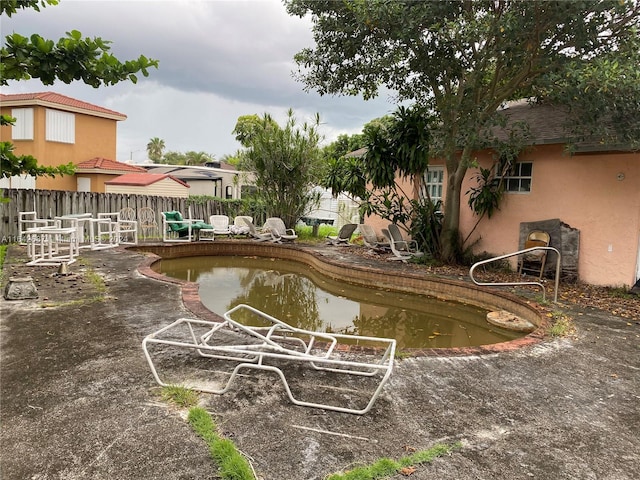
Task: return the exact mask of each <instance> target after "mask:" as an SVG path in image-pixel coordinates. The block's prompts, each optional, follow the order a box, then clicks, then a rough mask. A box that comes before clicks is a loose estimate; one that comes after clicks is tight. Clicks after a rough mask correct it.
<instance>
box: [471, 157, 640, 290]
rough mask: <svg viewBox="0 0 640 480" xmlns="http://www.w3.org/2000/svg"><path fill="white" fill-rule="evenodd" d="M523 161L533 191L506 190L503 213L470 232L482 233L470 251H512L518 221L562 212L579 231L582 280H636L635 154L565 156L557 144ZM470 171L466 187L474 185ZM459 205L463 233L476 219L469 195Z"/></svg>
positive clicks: (638, 169)
mask: <svg viewBox="0 0 640 480" xmlns="http://www.w3.org/2000/svg"><path fill="white" fill-rule="evenodd" d="M521 160H522V161H532V162H533V174H532V185H531V192H530V193H522V194H521V193H506V194H505V197H504V201H503V203H502V205H501V208H500V211H499V212H498V213H496V214H495V215H494V216H492V217H491V219H490V220H489V219H486V218H485V219H483V220H482V221H481V222H480V225H479V226H478V228H477V230H476V232H475V233H474V235H473V237H472V239H471V240H474V239H476V238H479V237H480V241H479V242H478V244H477V245H476V247H475V250H476V251H477V252H482V251H487V252H490V253H494V254H496V255H500V254H504V253H509V252H513V251H516V250H517V249H518V233H519V224H520V222H532V221H538V220H547V219H553V218H559V219H560V220H561V221H562V222H564V223H566V224H568V225H569V226H570V227H573V228H577V229H578V230H580V251H579V262H578V274H579V277H580V279H581V280H583V281H585V282H587V283H591V284H594V285H612V286H621V285H627V286H631V285H633V284H634V283H635V279H636V271H637V262H638V248H639V245H640V154H609V155H603V154H589V155H574V156H569V155H565V154H563V151H562V147H561V146H558V145H555V146H541V147H536V148H535V149H534V150H532V151H531V152H528V153H526V154H524V155H523V156H522V157H521ZM469 173H470V174H471V173H473V171H471V172H469ZM470 174H469V175H468V176H467V181H466V182H465V186H464V187H463V189H462V191H463V192H466V191H467V190H468V187H469V186H470V185H471V183H470V177H471V175H470ZM619 174H622V175H624V179H622V180H619V179H618V176H619ZM463 205H465V207H464V208H463V209H462V212H461V231H463V232H468V231H469V230H470V229H471V228H472V227H473V225H474V224H475V222H476V220H477V219H476V218H475V217H474V216H473V214H472V212H471V211H470V210H469V209H468V208H466V199H465V200H464V201H463Z"/></svg>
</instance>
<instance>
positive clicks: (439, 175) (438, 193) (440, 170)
mask: <svg viewBox="0 0 640 480" xmlns="http://www.w3.org/2000/svg"><path fill="white" fill-rule="evenodd" d="M423 178H424V181H423V184H422V191H421V192H420V193H421V194H422V197H423V198H427V196H428V198H430V199H431V201H432V202H434V203H435V202H438V201H441V200H442V182H443V179H444V167H430V168H429V170H427V172H426V173H425V174H424V177H423Z"/></svg>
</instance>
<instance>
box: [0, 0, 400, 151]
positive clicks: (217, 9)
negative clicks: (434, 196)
mask: <svg viewBox="0 0 640 480" xmlns="http://www.w3.org/2000/svg"><path fill="white" fill-rule="evenodd" d="M0 21H1V22H2V24H1V25H0V27H1V31H2V35H3V40H4V36H5V35H7V34H10V33H11V32H14V31H15V32H17V33H20V34H21V35H25V36H28V35H31V34H32V33H38V34H40V35H42V36H43V37H45V38H48V39H52V40H54V41H57V40H58V39H59V38H60V37H62V36H64V34H65V32H67V31H70V30H73V29H75V30H79V31H80V32H81V33H82V34H83V36H84V37H101V38H102V39H104V40H111V41H112V42H113V43H112V45H111V51H112V53H113V54H114V55H115V56H116V57H117V58H118V59H119V60H121V61H125V60H131V59H135V58H137V57H138V56H139V55H140V54H143V55H145V56H147V57H149V58H154V59H157V60H159V61H160V66H159V68H158V69H157V70H155V69H151V70H150V76H149V77H148V78H144V77H142V76H140V79H139V81H138V83H137V84H135V85H134V84H133V83H131V82H122V83H120V84H118V85H115V86H112V87H101V88H99V89H94V88H92V87H90V86H87V85H85V84H83V83H81V82H75V83H73V84H71V85H65V84H63V83H56V84H55V85H52V86H45V85H43V84H42V83H40V82H39V81H37V80H30V81H23V82H11V83H10V84H9V86H7V87H3V88H2V93H26V92H42V91H53V92H56V93H60V94H63V95H67V96H70V97H73V98H76V99H79V100H83V101H86V102H90V103H93V104H96V105H100V106H103V107H106V108H110V109H112V110H115V111H117V112H120V113H123V114H125V115H127V117H128V118H127V120H124V121H122V122H119V123H118V147H117V155H118V158H117V159H116V160H119V161H129V160H133V162H143V161H145V160H146V158H147V155H146V145H147V143H148V142H149V140H150V139H151V138H153V137H159V138H161V139H163V140H164V142H165V145H166V149H167V151H177V152H186V151H189V150H193V151H197V152H200V151H203V152H206V153H209V154H213V155H215V156H216V158H218V159H219V158H220V157H222V156H223V155H225V154H233V153H235V151H236V150H237V149H238V148H239V147H240V145H239V144H238V143H237V142H236V141H235V139H234V136H233V135H232V134H231V132H232V130H233V128H234V126H235V124H236V121H237V119H238V117H239V116H241V115H250V114H258V115H262V114H263V113H265V112H267V113H270V114H271V115H272V116H273V117H274V118H275V119H276V120H278V121H279V122H280V123H281V124H282V121H283V119H284V117H285V115H286V112H287V110H288V109H289V108H290V107H291V108H293V110H294V112H295V116H296V118H297V119H298V120H299V121H301V122H302V121H304V120H311V119H312V118H313V116H314V114H315V113H316V112H317V113H319V114H320V117H321V120H322V123H323V126H322V130H321V132H322V134H323V135H324V136H325V138H326V142H329V141H332V140H334V139H335V138H336V137H337V135H338V134H340V133H347V134H353V133H360V132H361V130H362V126H363V125H364V124H365V123H367V122H369V121H370V120H372V119H374V118H377V117H381V116H383V115H385V114H387V113H390V112H392V111H393V110H394V108H395V107H394V104H393V103H392V99H391V98H390V97H389V96H388V95H383V96H380V97H378V98H377V99H375V100H372V101H368V102H365V101H364V100H362V98H361V97H357V98H356V97H331V96H325V97H321V96H319V95H318V94H316V93H315V92H305V91H304V86H303V84H302V83H300V82H297V81H295V80H294V79H293V78H292V76H291V74H292V72H293V71H294V70H295V68H296V66H295V64H294V62H293V56H294V54H295V53H296V52H298V51H300V50H301V49H302V48H305V47H312V46H313V38H312V33H311V22H310V20H309V19H300V18H298V17H290V16H289V15H287V13H286V10H285V7H284V5H283V4H282V2H281V1H280V0H199V1H197V0H60V3H59V4H58V5H57V6H50V7H47V8H44V9H42V10H41V11H40V12H39V13H38V12H35V11H21V12H18V13H16V14H15V15H14V16H13V17H12V18H7V17H6V16H4V15H3V16H2V17H1V20H0Z"/></svg>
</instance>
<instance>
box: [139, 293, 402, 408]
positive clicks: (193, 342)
mask: <svg viewBox="0 0 640 480" xmlns="http://www.w3.org/2000/svg"><path fill="white" fill-rule="evenodd" d="M239 310H248V311H250V312H252V313H253V314H255V315H257V316H258V317H261V318H262V319H263V320H266V321H267V322H268V323H269V324H270V325H271V326H270V327H256V326H246V325H243V324H241V323H239V322H237V321H235V320H233V319H232V318H231V316H232V315H233V314H234V313H236V312H238V311H239ZM224 319H225V320H224V321H223V322H211V321H207V320H197V319H190V318H180V319H178V320H176V321H175V322H173V323H171V324H170V325H167V326H166V327H163V328H161V329H160V330H158V331H156V332H154V333H152V334H150V335H148V336H147V337H145V339H144V340H143V342H142V348H143V350H144V354H145V357H146V358H147V362H148V363H149V366H150V368H151V372H152V373H153V377H154V378H155V380H156V382H157V383H158V384H159V385H161V386H168V385H170V384H168V383H165V382H163V381H162V380H161V379H160V376H159V375H158V371H157V369H156V366H155V365H154V362H153V359H152V355H151V354H150V351H149V346H150V345H152V344H160V345H168V346H172V347H177V348H181V349H182V348H184V349H191V350H195V351H196V352H197V353H198V354H199V355H200V356H202V357H207V358H212V359H219V360H226V361H231V362H238V364H237V365H236V366H235V368H234V369H233V371H232V372H231V374H230V376H229V379H228V381H227V382H226V384H225V385H224V386H223V387H222V388H211V387H210V386H209V387H207V386H189V388H192V389H194V390H199V391H201V392H206V393H214V394H223V393H225V392H226V391H228V390H229V388H230V387H231V385H232V383H233V380H234V379H235V378H236V376H237V375H238V372H239V371H240V370H242V369H256V370H264V371H269V372H274V373H276V374H277V375H278V376H279V377H280V380H282V383H283V385H284V388H285V390H286V392H287V396H288V397H289V400H291V402H292V403H294V404H295V405H301V406H305V407H313V408H322V409H326V410H333V411H337V412H345V413H353V414H357V415H362V414H365V413H367V412H368V411H369V410H370V409H371V407H372V406H373V404H374V402H375V401H376V399H377V398H378V396H379V395H380V392H381V391H382V389H383V387H384V385H385V383H386V382H387V380H388V379H389V377H390V376H391V372H392V370H393V361H394V356H395V349H396V341H395V340H394V339H388V338H378V337H366V336H357V335H341V334H327V333H320V332H312V331H308V330H303V329H299V328H295V327H292V326H290V325H288V324H286V323H284V322H282V321H280V320H278V319H277V318H274V317H272V316H270V315H268V314H266V313H264V312H261V311H260V310H257V309H255V308H253V307H251V306H249V305H244V304H241V305H238V306H236V307H234V308H232V309H231V310H229V311H228V312H226V313H225V314H224ZM184 326H186V327H187V328H188V331H189V332H190V339H189V340H185V339H184V338H181V339H177V338H173V337H172V336H171V332H172V331H173V330H175V329H177V328H183V327H184ZM194 327H197V328H205V329H206V333H204V334H202V335H200V336H198V335H197V334H196V333H195V331H194ZM223 330H231V331H233V332H236V333H237V334H239V335H238V336H237V338H238V339H242V341H241V342H240V343H237V344H236V343H234V344H228V343H225V344H223V345H212V344H211V341H212V340H213V339H214V337H215V336H216V334H218V333H220V332H222V331H223ZM234 337H235V336H234ZM305 339H306V341H305ZM346 339H349V340H350V341H351V342H354V341H357V342H359V343H363V342H364V343H367V342H370V343H372V344H375V345H379V346H380V348H379V349H376V350H375V352H376V360H375V361H370V362H367V361H354V360H345V359H343V358H341V356H342V354H341V353H340V352H339V349H340V347H339V345H341V344H340V341H341V340H343V341H344V340H346ZM245 341H252V342H254V343H252V342H249V343H244V342H245ZM342 345H344V343H343V344H342ZM278 360H286V361H288V362H295V363H299V364H300V365H301V366H309V367H311V368H312V369H315V370H322V371H328V372H335V373H337V374H348V375H359V376H367V377H373V376H376V375H379V376H380V377H381V378H380V381H379V383H378V385H377V387H376V388H375V390H374V391H373V393H372V394H371V396H370V398H369V401H368V403H367V404H366V406H364V407H363V408H350V407H345V406H339V405H329V404H324V403H315V402H307V401H303V400H300V399H298V398H295V397H294V395H293V393H292V391H291V389H290V388H289V383H288V381H287V379H286V377H285V374H284V372H283V371H282V370H281V369H280V368H278V367H277V366H275V365H266V364H265V363H266V362H267V361H276V363H277V361H278Z"/></svg>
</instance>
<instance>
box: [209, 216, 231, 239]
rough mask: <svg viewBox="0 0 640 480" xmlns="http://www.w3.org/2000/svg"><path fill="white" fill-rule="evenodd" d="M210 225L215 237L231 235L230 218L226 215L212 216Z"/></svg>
mask: <svg viewBox="0 0 640 480" xmlns="http://www.w3.org/2000/svg"><path fill="white" fill-rule="evenodd" d="M209 223H210V224H211V226H212V227H213V234H214V235H231V230H230V229H229V217H227V216H226V215H211V216H210V217H209Z"/></svg>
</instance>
